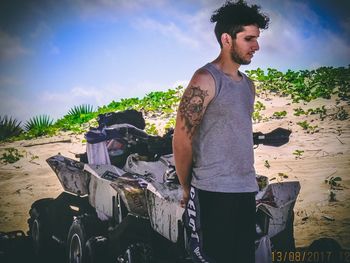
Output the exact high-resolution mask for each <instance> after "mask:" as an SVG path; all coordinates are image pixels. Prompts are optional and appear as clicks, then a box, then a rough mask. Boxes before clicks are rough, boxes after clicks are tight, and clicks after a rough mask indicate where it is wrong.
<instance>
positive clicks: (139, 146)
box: [76, 110, 174, 168]
mask: <svg viewBox="0 0 350 263" xmlns="http://www.w3.org/2000/svg"><path fill="white" fill-rule="evenodd" d="M98 123H99V127H98V128H92V129H91V130H90V131H89V132H87V133H86V135H85V138H86V140H87V142H88V143H90V144H95V143H99V142H103V141H104V142H105V143H106V145H107V150H108V155H109V159H110V162H111V164H113V165H115V166H117V167H119V168H122V167H123V166H124V165H125V162H126V159H127V157H128V156H129V155H130V154H133V153H138V154H139V155H141V156H144V157H145V158H147V159H148V160H157V159H158V158H159V157H160V156H161V155H165V154H171V153H172V137H173V132H174V131H173V129H170V130H169V131H168V132H167V133H166V134H165V135H163V136H151V135H148V134H147V133H146V132H145V131H144V130H143V129H144V128H145V120H144V118H143V116H142V112H138V111H136V110H125V111H121V112H110V113H105V114H100V115H99V116H98ZM76 157H77V158H80V161H81V162H84V163H89V160H88V155H87V153H83V154H78V155H77V156H76Z"/></svg>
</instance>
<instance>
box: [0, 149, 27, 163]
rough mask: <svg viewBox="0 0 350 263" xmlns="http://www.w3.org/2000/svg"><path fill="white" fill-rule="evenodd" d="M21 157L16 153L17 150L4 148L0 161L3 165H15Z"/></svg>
mask: <svg viewBox="0 0 350 263" xmlns="http://www.w3.org/2000/svg"><path fill="white" fill-rule="evenodd" d="M22 157H23V155H22V154H21V153H20V152H19V151H18V149H16V148H6V149H5V152H4V153H3V154H2V157H0V161H1V162H3V163H5V164H8V163H15V162H17V161H18V160H19V159H21V158H22Z"/></svg>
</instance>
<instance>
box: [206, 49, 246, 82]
mask: <svg viewBox="0 0 350 263" xmlns="http://www.w3.org/2000/svg"><path fill="white" fill-rule="evenodd" d="M212 63H213V64H215V65H216V66H217V67H218V68H219V69H220V70H221V71H222V72H224V73H225V74H226V75H228V76H229V77H231V78H232V79H234V80H240V79H241V78H242V76H241V75H240V74H239V72H238V69H239V67H240V66H241V65H239V64H237V63H235V62H233V61H232V58H231V57H230V56H229V55H225V54H223V53H222V52H221V53H220V55H219V56H218V57H217V58H216V59H215V60H214V61H213V62H212Z"/></svg>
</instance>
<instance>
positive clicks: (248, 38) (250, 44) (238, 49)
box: [231, 25, 260, 65]
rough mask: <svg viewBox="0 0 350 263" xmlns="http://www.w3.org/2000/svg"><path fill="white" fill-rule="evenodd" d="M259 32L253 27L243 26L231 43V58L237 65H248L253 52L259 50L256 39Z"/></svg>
mask: <svg viewBox="0 0 350 263" xmlns="http://www.w3.org/2000/svg"><path fill="white" fill-rule="evenodd" d="M259 35H260V30H259V28H258V27H257V26H255V25H250V26H244V27H243V31H242V32H239V33H237V34H236V39H233V41H232V48H231V58H232V60H233V62H235V63H237V64H239V65H248V64H249V63H250V62H251V59H252V57H253V55H254V53H255V51H257V50H259V44H258V37H259Z"/></svg>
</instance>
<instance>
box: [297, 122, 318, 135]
mask: <svg viewBox="0 0 350 263" xmlns="http://www.w3.org/2000/svg"><path fill="white" fill-rule="evenodd" d="M297 124H298V125H299V126H300V127H302V128H303V130H306V132H307V133H315V132H318V129H317V128H318V126H317V125H315V126H312V125H310V124H309V123H308V122H307V121H299V122H297Z"/></svg>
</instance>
